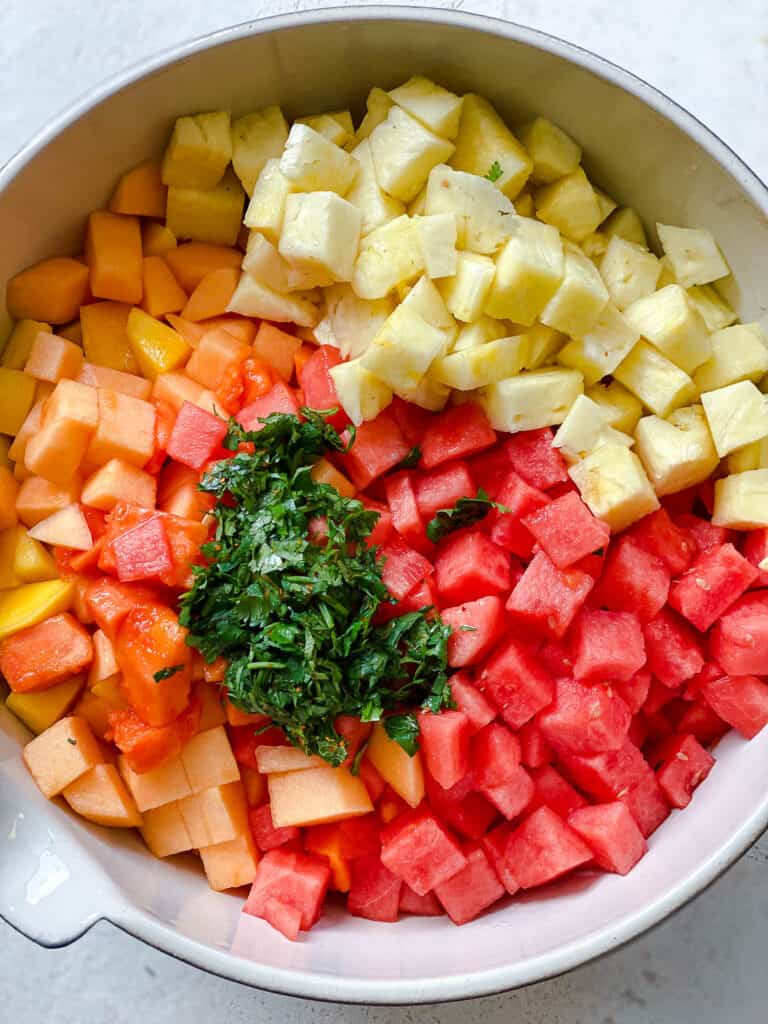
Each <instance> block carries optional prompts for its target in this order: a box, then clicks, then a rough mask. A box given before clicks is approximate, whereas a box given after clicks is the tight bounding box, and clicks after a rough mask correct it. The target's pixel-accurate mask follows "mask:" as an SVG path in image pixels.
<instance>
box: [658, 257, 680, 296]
mask: <svg viewBox="0 0 768 1024" xmlns="http://www.w3.org/2000/svg"><path fill="white" fill-rule="evenodd" d="M659 262H660V263H661V274H660V275H659V280H658V283H657V285H656V287H657V288H658V289H659V290H660V289H662V288H666V287H667V285H669V284H679V283H680V282H679V281H678V280H677V278H676V277H675V272H674V270H673V269H672V264H671V263H670V262H669V256H662V257H661V259H660V260H659Z"/></svg>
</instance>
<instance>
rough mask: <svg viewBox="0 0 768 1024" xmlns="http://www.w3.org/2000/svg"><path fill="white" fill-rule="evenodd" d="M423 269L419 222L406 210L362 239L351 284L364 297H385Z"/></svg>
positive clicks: (412, 279) (408, 281) (407, 282)
mask: <svg viewBox="0 0 768 1024" xmlns="http://www.w3.org/2000/svg"><path fill="white" fill-rule="evenodd" d="M423 270H424V258H423V257H422V255H421V245H420V244H419V237H418V235H417V233H416V222H415V221H413V220H411V218H410V217H408V216H407V215H406V214H403V216H402V217H397V218H396V219H395V220H391V221H390V222H389V223H388V224H382V225H381V227H379V228H376V230H375V231H371V233H370V234H369V235H366V236H365V238H363V239H362V240H361V242H360V252H359V254H358V257H357V262H356V263H355V272H354V275H353V277H352V287H353V288H354V290H355V292H356V293H357V294H358V295H359V296H360V298H361V299H383V298H384V297H385V296H386V295H388V294H389V293H390V292H392V291H394V290H395V288H397V287H398V285H403V284H410V282H411V281H415V280H416V278H417V277H418V276H419V275H420V274H421V273H422V272H423Z"/></svg>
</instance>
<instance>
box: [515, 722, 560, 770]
mask: <svg viewBox="0 0 768 1024" xmlns="http://www.w3.org/2000/svg"><path fill="white" fill-rule="evenodd" d="M518 739H519V740H520V762H521V764H524V765H525V766H526V768H541V767H542V766H543V765H545V764H549V762H550V761H551V759H552V749H551V747H550V745H549V743H547V738H546V736H545V735H544V733H543V732H542V731H541V727H540V726H539V724H538V723H537V722H535V721H532V722H526V723H525V725H524V726H523V727H522V729H521V730H520V732H519V733H518Z"/></svg>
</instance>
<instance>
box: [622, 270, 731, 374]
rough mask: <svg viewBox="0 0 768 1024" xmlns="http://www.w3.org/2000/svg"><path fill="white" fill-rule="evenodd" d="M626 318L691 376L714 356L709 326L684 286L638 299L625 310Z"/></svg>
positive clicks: (668, 288)
mask: <svg viewBox="0 0 768 1024" xmlns="http://www.w3.org/2000/svg"><path fill="white" fill-rule="evenodd" d="M624 316H625V317H626V318H627V320H628V321H629V322H630V323H631V324H632V325H633V327H636V328H637V330H638V331H640V333H641V334H642V335H643V337H644V338H647V339H648V341H651V342H653V344H654V345H655V346H656V348H657V349H659V350H660V351H661V352H663V353H664V355H665V356H667V358H669V359H671V360H672V362H673V363H675V364H676V365H677V366H679V367H680V369H681V370H685V372H686V373H687V374H689V375H690V374H692V373H693V371H694V370H695V369H696V368H697V367H699V366H701V364H702V363H706V361H707V360H708V359H709V357H710V356H711V354H712V346H711V344H710V341H709V333H708V331H707V327H706V324H705V323H704V321H703V319H702V318H701V316H699V314H698V313H697V312H696V310H695V309H694V307H693V305H692V304H691V302H690V300H689V299H688V296H687V295H686V293H685V291H684V289H682V288H681V287H680V285H677V284H670V285H667V287H666V288H662V289H661V291H658V292H654V293H653V294H652V295H647V296H645V298H642V299H638V300H637V301H636V302H633V303H632V305H631V306H629V307H628V308H627V309H625V310H624Z"/></svg>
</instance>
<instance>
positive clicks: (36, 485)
mask: <svg viewBox="0 0 768 1024" xmlns="http://www.w3.org/2000/svg"><path fill="white" fill-rule="evenodd" d="M80 487H81V483H80V480H79V479H78V478H76V477H75V478H73V479H72V480H70V481H69V482H68V483H66V484H55V483H53V482H52V481H51V480H45V479H44V478H43V477H40V476H30V477H27V479H26V480H24V482H23V483H22V485H21V487H20V488H19V494H18V497H17V498H16V512H17V513H18V516H19V519H20V520H21V521H22V523H24V525H25V526H30V527H31V526H35V525H37V523H39V522H41V521H42V520H43V519H47V518H48V516H51V515H53V513H54V512H57V511H59V510H61V509H64V508H67V506H68V505H71V504H72V503H73V502H75V501H77V499H78V498H79V496H80Z"/></svg>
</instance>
